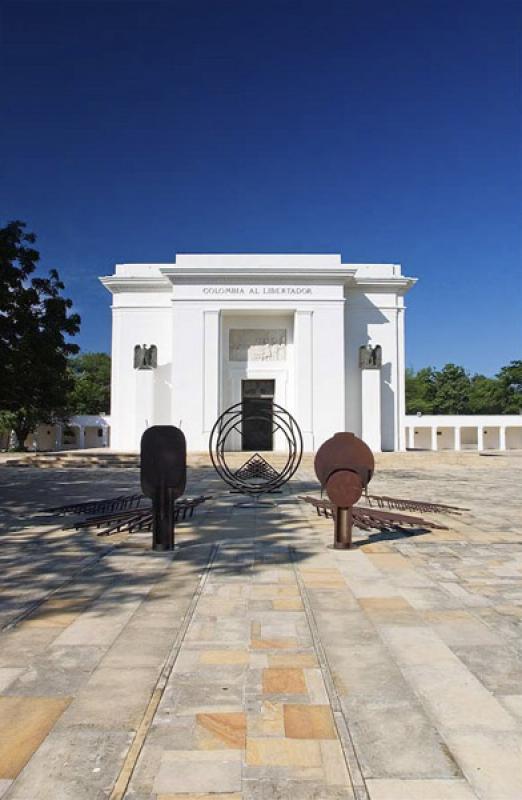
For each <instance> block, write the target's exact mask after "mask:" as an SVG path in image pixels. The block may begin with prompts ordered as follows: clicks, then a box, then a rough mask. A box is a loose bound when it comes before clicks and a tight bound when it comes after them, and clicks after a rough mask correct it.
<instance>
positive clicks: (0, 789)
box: [0, 778, 13, 797]
mask: <svg viewBox="0 0 522 800" xmlns="http://www.w3.org/2000/svg"><path fill="white" fill-rule="evenodd" d="M12 783H13V781H11V780H6V779H5V778H0V797H4V796H5V795H6V793H7V790H8V789H9V787H10V786H11V784H12Z"/></svg>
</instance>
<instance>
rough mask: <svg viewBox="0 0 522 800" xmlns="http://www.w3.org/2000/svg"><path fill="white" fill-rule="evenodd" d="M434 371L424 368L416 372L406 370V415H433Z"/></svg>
mask: <svg viewBox="0 0 522 800" xmlns="http://www.w3.org/2000/svg"><path fill="white" fill-rule="evenodd" d="M435 374H436V373H435V370H434V369H433V367H424V368H423V369H420V370H419V371H418V372H415V371H414V370H412V369H407V370H406V413H407V414H416V413H417V412H418V411H420V412H421V413H422V414H432V413H433V401H434V398H435Z"/></svg>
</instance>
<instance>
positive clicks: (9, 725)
mask: <svg viewBox="0 0 522 800" xmlns="http://www.w3.org/2000/svg"><path fill="white" fill-rule="evenodd" d="M70 700H71V698H50V697H5V696H3V697H0V719H1V720H2V725H1V728H0V778H2V779H9V778H11V779H13V778H16V777H17V775H18V774H19V772H20V771H21V770H22V769H23V767H24V766H25V765H26V763H27V762H28V761H29V759H30V758H31V756H32V755H33V753H34V752H35V751H36V750H37V749H38V747H39V746H40V744H41V743H42V742H43V741H44V739H45V738H46V736H47V734H48V733H49V731H50V730H51V729H52V727H53V726H54V724H55V723H56V721H57V720H58V719H59V718H60V716H61V715H62V714H63V712H64V711H65V709H66V708H67V706H68V705H69V703H70Z"/></svg>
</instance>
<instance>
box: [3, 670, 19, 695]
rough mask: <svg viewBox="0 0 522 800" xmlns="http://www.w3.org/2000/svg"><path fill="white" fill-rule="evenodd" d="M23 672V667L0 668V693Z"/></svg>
mask: <svg viewBox="0 0 522 800" xmlns="http://www.w3.org/2000/svg"><path fill="white" fill-rule="evenodd" d="M24 672H25V668H24V667H0V693H1V692H5V691H6V689H9V687H10V686H11V685H12V684H13V683H14V682H15V681H16V679H17V678H18V677H19V676H20V675H23V673H24Z"/></svg>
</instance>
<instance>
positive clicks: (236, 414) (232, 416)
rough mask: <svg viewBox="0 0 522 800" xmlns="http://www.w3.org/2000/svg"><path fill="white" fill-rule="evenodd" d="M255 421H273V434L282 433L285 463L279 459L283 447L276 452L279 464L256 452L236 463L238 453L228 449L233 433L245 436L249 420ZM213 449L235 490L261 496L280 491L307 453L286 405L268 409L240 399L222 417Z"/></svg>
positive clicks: (216, 465) (211, 444)
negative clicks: (245, 426) (232, 456)
mask: <svg viewBox="0 0 522 800" xmlns="http://www.w3.org/2000/svg"><path fill="white" fill-rule="evenodd" d="M252 422H258V423H261V424H262V425H265V426H266V425H271V429H272V436H276V435H277V434H281V435H282V438H283V440H284V441H285V442H286V451H287V455H286V461H285V462H284V464H283V466H282V467H279V464H278V463H277V462H280V461H281V457H282V456H283V455H284V454H283V453H281V452H280V450H278V451H277V453H276V455H277V459H276V463H275V464H271V463H269V461H268V460H267V459H266V458H265V456H263V455H261V454H260V453H258V452H256V453H254V454H253V455H249V457H248V459H247V460H246V461H245V462H244V463H242V464H241V466H239V467H234V466H233V465H232V464H233V461H236V460H237V454H236V453H234V454H233V453H232V451H231V450H227V446H230V445H231V444H232V442H231V437H234V436H236V437H237V436H238V435H239V436H240V437H241V436H242V435H243V427H244V425H245V423H252ZM279 438H281V437H279ZM209 451H210V458H211V460H212V464H213V465H214V469H215V470H216V472H217V473H218V475H219V476H220V478H222V480H223V481H224V482H225V483H226V484H228V486H230V487H231V489H232V490H233V491H234V492H237V493H239V494H246V495H252V496H254V497H257V496H259V495H261V494H265V493H269V492H276V491H278V490H279V489H280V488H281V487H282V486H284V484H285V483H287V481H289V480H290V478H291V477H292V475H294V473H295V472H296V470H297V468H298V467H299V464H300V463H301V458H302V455H303V437H302V435H301V431H300V429H299V425H298V424H297V422H296V421H295V419H294V418H293V416H292V415H291V414H290V413H289V412H288V411H287V410H286V409H284V408H283V407H282V406H279V405H277V404H276V403H272V404H271V406H270V409H266V408H252V406H251V405H249V404H244V403H236V404H235V405H233V406H230V408H227V409H226V411H224V412H223V413H222V414H221V416H220V417H218V419H217V421H216V423H215V425H214V427H213V428H212V432H211V434H210V441H209ZM231 455H234V458H233V459H232V458H230V456H231ZM227 459H228V460H227Z"/></svg>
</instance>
